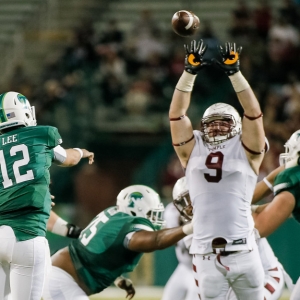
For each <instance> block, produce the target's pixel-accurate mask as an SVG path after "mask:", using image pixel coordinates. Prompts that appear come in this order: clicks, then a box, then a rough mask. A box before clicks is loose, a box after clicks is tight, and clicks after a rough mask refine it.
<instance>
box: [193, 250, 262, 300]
mask: <svg viewBox="0 0 300 300" xmlns="http://www.w3.org/2000/svg"><path fill="white" fill-rule="evenodd" d="M218 258H219V260H218ZM193 269H194V277H195V279H196V284H198V294H199V295H200V297H201V300H225V299H226V296H227V293H228V291H229V287H230V286H231V287H232V288H233V290H234V292H235V294H236V296H237V299H239V300H253V299H255V300H263V299H264V277H265V276H264V275H265V274H264V270H263V267H262V264H261V260H260V256H259V252H258V249H257V246H254V249H253V250H252V251H251V252H249V251H242V252H239V253H234V254H231V255H228V256H217V255H216V254H207V255H200V254H195V255H193ZM200 297H199V298H200Z"/></svg>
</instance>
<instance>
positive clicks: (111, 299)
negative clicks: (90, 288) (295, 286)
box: [90, 286, 290, 300]
mask: <svg viewBox="0 0 300 300" xmlns="http://www.w3.org/2000/svg"><path fill="white" fill-rule="evenodd" d="M162 291H163V288H161V287H139V286H138V287H136V294H135V296H134V298H133V300H161V296H162ZM125 296H126V294H125V291H123V290H119V289H117V288H112V287H110V288H108V289H106V290H105V291H103V292H102V293H101V294H97V295H94V296H91V297H90V299H91V300H104V299H105V300H126V298H125ZM289 298H290V297H289V293H288V291H284V293H283V294H282V297H281V298H280V300H289ZM174 300H176V299H174Z"/></svg>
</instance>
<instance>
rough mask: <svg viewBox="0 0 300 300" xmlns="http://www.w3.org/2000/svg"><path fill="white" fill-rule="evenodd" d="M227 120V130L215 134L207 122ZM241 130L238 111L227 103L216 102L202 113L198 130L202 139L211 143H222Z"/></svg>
mask: <svg viewBox="0 0 300 300" xmlns="http://www.w3.org/2000/svg"><path fill="white" fill-rule="evenodd" d="M216 120H220V121H222V120H223V121H227V122H228V121H229V125H228V124H226V126H227V127H228V131H226V132H223V133H222V132H221V131H219V132H218V133H217V135H215V136H214V134H212V132H213V131H212V130H211V129H210V128H209V126H208V124H209V123H211V122H212V121H216ZM241 130H242V121H241V117H240V115H239V113H238V111H237V110H236V109H235V108H234V107H232V106H231V105H229V104H226V103H216V104H213V105H211V106H210V107H209V108H207V109H206V111H205V112H204V114H203V117H202V120H201V127H200V131H201V133H202V139H203V141H204V142H206V143H208V144H212V145H217V144H220V143H223V142H225V141H227V140H229V139H231V138H233V137H234V136H236V135H237V134H238V133H239V132H240V131H241Z"/></svg>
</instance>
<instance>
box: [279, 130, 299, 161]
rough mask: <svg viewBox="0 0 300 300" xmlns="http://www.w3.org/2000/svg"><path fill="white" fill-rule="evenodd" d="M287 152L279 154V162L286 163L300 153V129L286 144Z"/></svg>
mask: <svg viewBox="0 0 300 300" xmlns="http://www.w3.org/2000/svg"><path fill="white" fill-rule="evenodd" d="M284 148H285V153H281V154H280V155H279V164H280V165H281V166H282V165H285V164H286V163H288V162H290V161H291V160H293V159H298V156H299V155H300V130H297V131H295V132H294V133H293V134H292V135H291V137H290V138H289V140H288V141H287V142H286V143H285V144H284Z"/></svg>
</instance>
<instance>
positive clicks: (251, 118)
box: [244, 113, 263, 121]
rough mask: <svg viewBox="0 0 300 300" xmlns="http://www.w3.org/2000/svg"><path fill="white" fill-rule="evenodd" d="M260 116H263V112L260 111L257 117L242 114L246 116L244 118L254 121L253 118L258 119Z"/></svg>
mask: <svg viewBox="0 0 300 300" xmlns="http://www.w3.org/2000/svg"><path fill="white" fill-rule="evenodd" d="M262 116H263V113H260V115H259V116H257V117H250V116H247V115H246V114H244V117H246V118H247V119H249V120H250V121H254V120H256V119H259V118H261V117H262Z"/></svg>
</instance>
